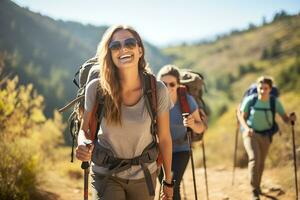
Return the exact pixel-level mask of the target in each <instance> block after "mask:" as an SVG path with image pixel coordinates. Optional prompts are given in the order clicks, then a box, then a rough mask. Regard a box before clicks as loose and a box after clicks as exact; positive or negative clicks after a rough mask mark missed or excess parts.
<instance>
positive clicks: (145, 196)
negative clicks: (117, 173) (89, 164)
mask: <svg viewBox="0 0 300 200" xmlns="http://www.w3.org/2000/svg"><path fill="white" fill-rule="evenodd" d="M91 176H92V199H93V200H153V199H154V196H150V195H149V192H148V188H147V184H146V181H145V178H142V179H137V180H126V179H121V178H118V177H109V178H108V180H107V182H106V187H105V190H104V194H103V195H100V194H99V192H98V191H99V190H100V189H99V187H100V185H101V184H102V182H103V179H104V177H105V176H103V175H99V174H95V173H93V174H92V175H91ZM151 178H152V182H153V186H154V188H155V186H156V178H157V172H154V173H153V174H151ZM100 196H101V198H100Z"/></svg>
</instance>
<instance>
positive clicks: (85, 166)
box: [81, 140, 92, 200]
mask: <svg viewBox="0 0 300 200" xmlns="http://www.w3.org/2000/svg"><path fill="white" fill-rule="evenodd" d="M84 144H85V145H86V146H87V147H88V148H89V147H90V146H91V144H92V141H91V140H86V141H84ZM81 169H83V170H84V177H83V199H84V200H88V198H89V173H90V163H89V162H87V161H86V162H82V163H81Z"/></svg>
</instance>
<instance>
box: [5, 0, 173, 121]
mask: <svg viewBox="0 0 300 200" xmlns="http://www.w3.org/2000/svg"><path fill="white" fill-rule="evenodd" d="M0 26H1V29H0V53H1V54H5V57H8V58H9V59H10V60H12V61H13V62H7V63H12V64H11V65H9V66H6V67H5V69H4V70H5V72H6V73H12V74H15V75H19V77H20V83H22V84H23V83H24V84H25V83H33V84H34V85H35V87H36V88H37V89H38V91H39V92H40V93H41V94H42V95H43V96H45V100H46V109H45V112H46V114H47V116H49V115H52V113H53V110H54V109H56V108H58V107H60V106H62V105H63V104H64V103H65V102H66V101H67V100H69V99H71V98H72V97H73V96H74V94H75V87H74V85H73V83H72V80H73V75H74V74H75V72H76V70H77V67H78V66H79V65H80V64H82V63H83V62H84V61H85V60H86V59H88V58H90V57H92V56H94V55H95V52H96V48H97V45H98V43H99V41H100V39H101V37H102V35H103V33H104V31H105V30H106V29H107V26H93V25H83V24H80V23H77V22H64V21H61V20H54V19H52V18H49V17H47V16H43V15H41V14H39V13H34V12H31V11H30V10H28V9H26V8H22V7H19V6H18V5H17V4H15V3H13V2H11V1H8V0H3V1H0ZM145 48H146V57H147V59H148V61H149V63H150V65H151V66H152V67H153V70H154V72H156V71H157V69H158V67H160V66H161V65H163V64H165V63H166V62H168V58H167V57H166V56H163V55H162V54H161V52H160V50H159V49H158V48H156V47H155V46H153V45H151V44H150V43H148V42H145ZM21 66H22V67H21Z"/></svg>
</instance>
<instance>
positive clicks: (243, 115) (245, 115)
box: [237, 111, 254, 136]
mask: <svg viewBox="0 0 300 200" xmlns="http://www.w3.org/2000/svg"><path fill="white" fill-rule="evenodd" d="M237 117H238V120H239V121H240V123H241V125H242V127H243V128H244V129H245V131H246V132H247V134H248V136H252V135H253V134H254V132H253V129H252V128H250V127H249V126H248V124H247V122H246V119H247V118H248V113H247V112H241V111H237Z"/></svg>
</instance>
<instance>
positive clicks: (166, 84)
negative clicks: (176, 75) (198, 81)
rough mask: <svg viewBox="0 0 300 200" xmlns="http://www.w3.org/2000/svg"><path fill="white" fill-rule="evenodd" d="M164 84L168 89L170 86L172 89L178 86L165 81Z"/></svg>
mask: <svg viewBox="0 0 300 200" xmlns="http://www.w3.org/2000/svg"><path fill="white" fill-rule="evenodd" d="M163 83H164V84H165V86H167V87H168V86H170V87H171V88H173V87H175V86H176V83H174V82H170V83H167V82H164V81H163Z"/></svg>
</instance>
